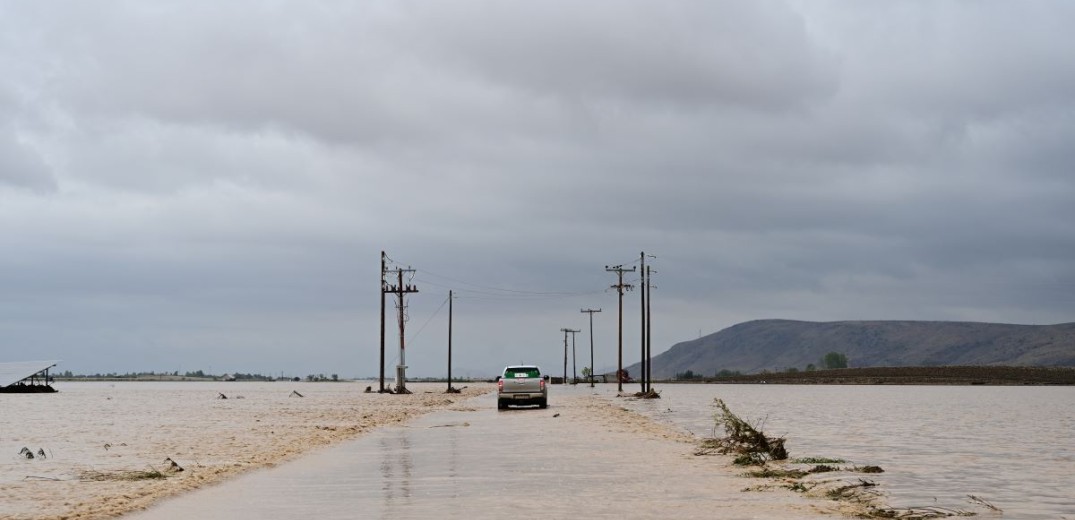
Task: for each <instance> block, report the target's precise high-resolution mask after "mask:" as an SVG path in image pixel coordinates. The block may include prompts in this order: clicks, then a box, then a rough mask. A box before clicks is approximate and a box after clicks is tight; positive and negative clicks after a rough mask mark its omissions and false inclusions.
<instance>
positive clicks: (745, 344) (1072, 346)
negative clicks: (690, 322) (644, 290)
mask: <svg viewBox="0 0 1075 520" xmlns="http://www.w3.org/2000/svg"><path fill="white" fill-rule="evenodd" d="M828 352H840V353H842V354H845V355H846V356H847V358H848V366H850V367H881V366H954V365H1009V366H1075V323H1062V324H1058V325H1012V324H1004V323H976V322H953V321H833V322H809V321H793V320H755V321H748V322H744V323H740V324H737V325H733V326H731V327H728V328H726V329H724V330H721V331H720V332H716V333H714V334H710V335H708V336H704V337H701V338H698V339H696V340H691V341H684V342H681V343H677V344H676V345H674V346H672V348H671V349H669V350H668V351H667V352H664V353H661V354H660V355H658V356H655V357H654V358H653V369H652V373H653V377H654V378H655V379H663V378H671V377H673V376H674V375H675V374H677V373H682V372H685V371H687V370H691V371H693V372H694V373H695V374H701V375H704V376H713V375H714V374H716V373H717V372H718V371H720V370H731V371H740V372H742V373H744V374H746V373H756V372H760V371H762V370H769V371H771V372H778V371H783V370H786V369H787V368H791V367H794V368H798V369H799V370H802V369H804V368H805V367H806V366H807V365H808V364H811V363H813V364H814V365H817V366H818V367H819V368H820V365H821V358H822V356H824V355H825V354H826V353H828ZM627 369H628V371H629V372H630V374H631V375H632V376H636V375H637V374H638V373H639V364H637V363H636V364H634V365H631V366H629V367H627Z"/></svg>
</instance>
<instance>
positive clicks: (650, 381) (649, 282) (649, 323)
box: [646, 265, 657, 393]
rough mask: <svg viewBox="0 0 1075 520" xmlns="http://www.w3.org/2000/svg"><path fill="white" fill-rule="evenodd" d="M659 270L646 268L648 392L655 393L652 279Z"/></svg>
mask: <svg viewBox="0 0 1075 520" xmlns="http://www.w3.org/2000/svg"><path fill="white" fill-rule="evenodd" d="M656 272H657V270H655V269H650V266H648V265H647V266H646V392H647V393H648V392H652V391H653V343H652V342H651V341H650V339H651V338H652V337H653V322H652V321H650V300H652V299H653V289H654V286H653V285H652V277H653V273H656Z"/></svg>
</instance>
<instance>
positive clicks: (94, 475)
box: [78, 468, 168, 482]
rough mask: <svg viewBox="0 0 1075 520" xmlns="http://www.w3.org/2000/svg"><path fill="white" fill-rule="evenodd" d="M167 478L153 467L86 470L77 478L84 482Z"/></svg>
mask: <svg viewBox="0 0 1075 520" xmlns="http://www.w3.org/2000/svg"><path fill="white" fill-rule="evenodd" d="M165 478H168V476H167V475H165V474H164V473H161V472H160V471H157V470H155V469H152V468H151V469H149V470H146V471H137V470H116V471H95V470H88V471H83V472H82V473H79V475H78V479H79V480H81V481H84V482H112V481H136V480H160V479H165Z"/></svg>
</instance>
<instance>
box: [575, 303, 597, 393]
mask: <svg viewBox="0 0 1075 520" xmlns="http://www.w3.org/2000/svg"><path fill="white" fill-rule="evenodd" d="M579 312H585V313H587V314H589V315H590V388H593V371H594V366H593V313H595V312H601V309H581V310H579Z"/></svg>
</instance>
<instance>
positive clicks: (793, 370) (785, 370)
mask: <svg viewBox="0 0 1075 520" xmlns="http://www.w3.org/2000/svg"><path fill="white" fill-rule="evenodd" d="M798 371H799V369H798V368H795V367H788V368H786V369H784V372H787V373H789V374H795V373H797V372H798Z"/></svg>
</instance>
